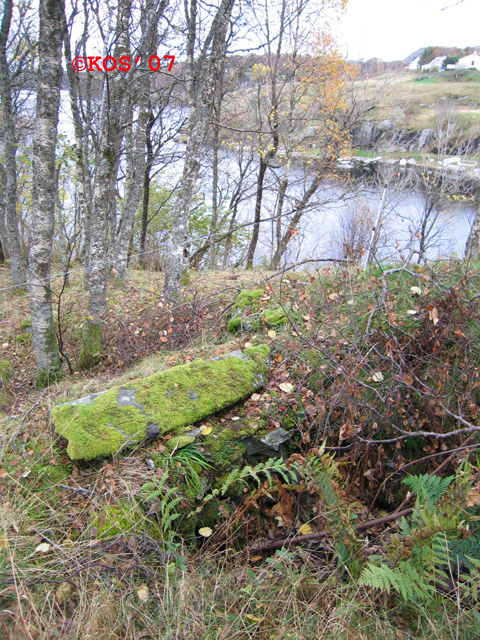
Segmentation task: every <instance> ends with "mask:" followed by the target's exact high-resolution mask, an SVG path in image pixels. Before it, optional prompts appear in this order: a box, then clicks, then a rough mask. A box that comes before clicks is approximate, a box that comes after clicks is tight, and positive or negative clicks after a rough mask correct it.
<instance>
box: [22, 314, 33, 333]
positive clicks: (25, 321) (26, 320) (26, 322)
mask: <svg viewBox="0 0 480 640" xmlns="http://www.w3.org/2000/svg"><path fill="white" fill-rule="evenodd" d="M31 326H32V319H31V318H30V316H27V317H26V318H24V319H23V320H22V321H21V323H20V331H25V329H28V328H29V327H31Z"/></svg>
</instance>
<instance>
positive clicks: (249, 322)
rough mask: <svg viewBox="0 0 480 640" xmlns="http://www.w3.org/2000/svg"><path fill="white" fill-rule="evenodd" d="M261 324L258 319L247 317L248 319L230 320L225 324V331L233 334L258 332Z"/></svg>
mask: <svg viewBox="0 0 480 640" xmlns="http://www.w3.org/2000/svg"><path fill="white" fill-rule="evenodd" d="M261 328H262V324H261V322H260V320H259V319H258V318H254V317H251V316H249V317H248V318H232V319H231V320H229V321H228V323H227V331H228V332H229V333H235V332H236V331H238V330H239V329H240V330H243V331H260V330H261Z"/></svg>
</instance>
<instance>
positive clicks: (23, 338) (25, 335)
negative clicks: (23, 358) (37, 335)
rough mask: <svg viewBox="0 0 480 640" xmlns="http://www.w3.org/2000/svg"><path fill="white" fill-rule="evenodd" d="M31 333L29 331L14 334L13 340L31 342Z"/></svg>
mask: <svg viewBox="0 0 480 640" xmlns="http://www.w3.org/2000/svg"><path fill="white" fill-rule="evenodd" d="M31 341H32V334H31V333H19V334H18V336H15V342H18V343H22V342H31Z"/></svg>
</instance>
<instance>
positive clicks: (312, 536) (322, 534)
mask: <svg viewBox="0 0 480 640" xmlns="http://www.w3.org/2000/svg"><path fill="white" fill-rule="evenodd" d="M412 511H413V509H411V508H410V509H404V510H403V511H397V512H395V513H390V514H389V515H388V516H383V517H381V518H376V519H375V520H369V521H368V522H362V523H361V524H359V525H357V526H356V527H355V530H356V531H365V530H366V529H371V528H372V527H375V526H377V525H379V524H385V523H386V522H392V521H393V520H398V518H402V517H403V516H408V515H409V514H410V513H412ZM327 536H328V533H327V532H326V531H317V532H316V533H307V534H305V535H303V536H295V537H294V538H284V539H283V540H276V541H275V542H270V543H269V544H264V545H262V546H261V547H257V548H256V549H253V550H252V552H251V553H258V552H259V551H271V550H273V549H281V548H282V547H289V546H290V545H297V544H301V543H302V542H309V541H310V540H321V539H322V538H326V537H327Z"/></svg>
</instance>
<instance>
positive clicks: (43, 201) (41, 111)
mask: <svg viewBox="0 0 480 640" xmlns="http://www.w3.org/2000/svg"><path fill="white" fill-rule="evenodd" d="M63 29H64V3H63V0H40V34H41V37H40V40H39V69H38V75H37V106H36V117H35V129H34V134H33V207H32V242H31V245H30V259H29V271H30V313H31V317H32V341H33V346H34V349H35V358H36V362H37V367H38V369H39V374H38V382H39V384H48V382H49V381H51V380H52V379H54V378H56V377H57V376H58V375H59V374H60V372H61V363H60V355H59V351H58V344H57V338H56V334H55V326H54V322H53V313H52V300H51V290H50V263H51V257H52V240H53V232H54V227H55V188H56V180H55V144H56V139H57V123H58V108H59V104H60V82H61V79H62V67H61V55H62V41H63Z"/></svg>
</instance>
